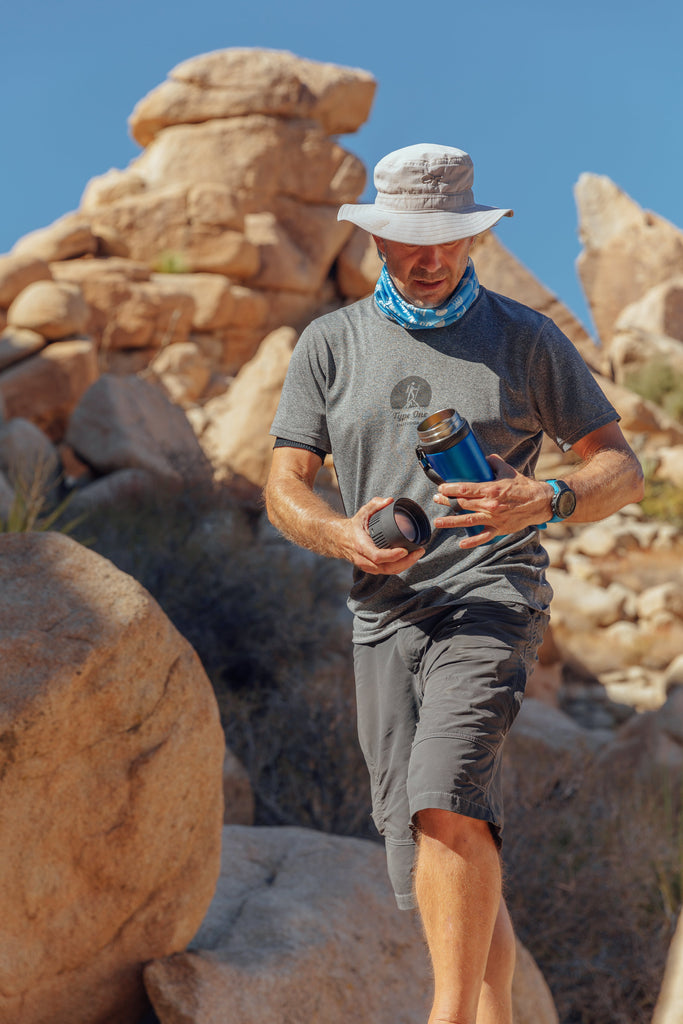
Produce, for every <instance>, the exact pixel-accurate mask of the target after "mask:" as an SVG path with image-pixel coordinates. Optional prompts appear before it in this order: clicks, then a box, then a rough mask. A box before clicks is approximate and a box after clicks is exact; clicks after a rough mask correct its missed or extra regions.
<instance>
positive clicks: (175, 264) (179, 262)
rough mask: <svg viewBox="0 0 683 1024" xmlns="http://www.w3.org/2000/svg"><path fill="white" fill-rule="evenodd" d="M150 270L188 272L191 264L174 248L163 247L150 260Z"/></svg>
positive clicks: (168, 272)
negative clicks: (162, 249) (161, 250)
mask: <svg viewBox="0 0 683 1024" xmlns="http://www.w3.org/2000/svg"><path fill="white" fill-rule="evenodd" d="M152 270H154V271H156V273H157V274H189V273H191V272H192V265H191V263H190V261H189V260H188V258H187V256H185V254H184V253H182V252H178V250H176V249H164V251H163V252H160V253H159V255H158V256H156V257H155V258H154V259H153V260H152Z"/></svg>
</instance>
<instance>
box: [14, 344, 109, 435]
mask: <svg viewBox="0 0 683 1024" xmlns="http://www.w3.org/2000/svg"><path fill="white" fill-rule="evenodd" d="M99 372H100V371H99V366H98V363H97V351H96V349H95V346H94V344H93V342H92V341H91V340H90V339H88V338H74V339H69V340H67V341H55V342H53V343H52V344H51V345H46V346H45V348H43V349H41V351H40V352H38V353H36V354H35V355H32V356H30V357H29V358H28V359H23V360H22V361H21V362H17V363H15V365H13V366H10V367H9V369H7V370H5V372H4V373H2V374H0V394H1V395H2V397H3V400H4V406H5V415H6V416H7V418H8V419H10V418H12V417H14V416H22V417H24V418H25V419H28V420H31V422H32V423H35V425H36V426H37V427H40V429H41V430H42V431H44V432H45V433H46V434H47V435H48V437H49V438H50V439H51V440H52V441H59V440H61V439H62V437H63V436H64V431H65V430H66V425H67V423H68V422H69V418H70V416H71V414H72V412H73V410H74V409H75V407H76V405H77V403H78V401H79V400H80V398H81V396H82V395H83V394H84V393H85V392H86V391H87V390H88V388H89V387H90V385H91V384H92V383H93V381H95V380H97V378H98V376H99Z"/></svg>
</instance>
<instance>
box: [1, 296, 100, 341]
mask: <svg viewBox="0 0 683 1024" xmlns="http://www.w3.org/2000/svg"><path fill="white" fill-rule="evenodd" d="M87 322H88V306H87V304H86V302H85V301H84V299H83V296H82V294H81V290H80V288H79V287H78V285H75V284H69V283H67V282H64V281H34V282H33V284H30V285H28V287H27V288H25V289H24V290H23V291H22V292H21V293H20V294H19V295H18V296H17V297H16V299H15V300H14V302H13V303H12V305H11V306H10V307H9V309H8V310H7V323H8V325H9V326H10V327H19V328H25V329H26V330H29V331H36V332H37V333H38V334H42V335H43V337H44V338H47V339H48V340H49V341H59V340H61V339H62V338H68V337H69V336H70V335H73V334H79V333H80V332H81V331H83V330H85V327H86V325H87Z"/></svg>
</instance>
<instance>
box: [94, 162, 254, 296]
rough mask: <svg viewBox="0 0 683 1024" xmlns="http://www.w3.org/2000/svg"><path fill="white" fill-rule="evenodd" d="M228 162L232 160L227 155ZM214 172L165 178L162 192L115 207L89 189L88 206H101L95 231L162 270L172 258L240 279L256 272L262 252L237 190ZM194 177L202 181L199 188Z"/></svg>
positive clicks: (141, 195)
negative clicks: (246, 231)
mask: <svg viewBox="0 0 683 1024" xmlns="http://www.w3.org/2000/svg"><path fill="white" fill-rule="evenodd" d="M222 158H223V160H226V161H227V159H228V158H227V156H226V155H225V154H223V157H222ZM208 170H210V171H213V178H212V179H211V177H209V180H203V179H204V177H205V173H206V172H205V170H204V169H202V171H201V172H200V171H199V169H198V168H196V167H195V168H194V172H193V171H192V169H190V170H189V171H188V177H187V180H185V181H183V182H182V183H181V184H177V183H176V184H172V185H167V184H166V181H165V179H164V178H163V177H162V179H161V180H160V181H159V182H158V185H159V187H158V188H153V189H151V190H150V191H146V190H143V191H142V192H132V193H131V194H129V195H124V196H122V197H120V198H118V199H117V200H116V201H115V202H113V203H111V204H107V203H106V202H105V197H106V193H105V194H104V195H103V194H102V193H95V194H94V195H93V193H92V190H91V191H90V192H88V191H86V195H85V196H84V202H85V203H87V204H88V205H89V206H94V207H95V208H94V209H93V210H92V213H91V219H92V223H93V227H94V229H95V230H96V231H97V232H98V234H99V235H102V236H104V238H105V239H108V240H109V241H108V243H106V244H108V245H109V246H112V245H116V244H118V245H120V244H121V240H123V241H124V242H125V250H126V254H127V255H128V256H130V258H131V259H134V260H142V261H144V262H146V263H148V264H149V265H150V266H157V267H160V268H162V267H163V263H164V260H165V259H166V260H167V259H169V258H171V259H176V260H180V261H181V263H182V265H183V266H184V267H185V268H186V269H188V270H192V271H197V272H200V271H210V272H212V273H220V274H229V275H232V276H235V277H246V276H248V275H249V274H253V273H255V272H256V270H258V267H259V259H258V253H257V251H256V249H255V248H254V246H253V245H252V244H251V243H250V242H248V241H247V240H246V239H245V238H244V235H243V234H242V233H241V229H242V226H243V214H242V211H241V205H240V203H239V201H238V200H237V198H236V192H235V191H231V190H229V189H228V188H226V187H225V185H224V184H223V182H222V181H221V175H222V172H221V168H220V166H215V165H214V166H212V167H211V168H210V169H208ZM193 177H194V178H197V179H200V181H199V183H198V184H196V185H195V184H193V181H192V179H193ZM95 203H97V205H95ZM116 240H118V242H117V241H116Z"/></svg>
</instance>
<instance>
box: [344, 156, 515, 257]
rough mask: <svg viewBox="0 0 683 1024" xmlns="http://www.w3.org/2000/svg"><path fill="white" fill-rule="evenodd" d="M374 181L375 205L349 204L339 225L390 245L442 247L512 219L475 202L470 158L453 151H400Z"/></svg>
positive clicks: (386, 160)
mask: <svg viewBox="0 0 683 1024" xmlns="http://www.w3.org/2000/svg"><path fill="white" fill-rule="evenodd" d="M374 180H375V188H376V189H377V196H376V198H375V201H374V203H359V204H353V203H345V204H344V206H342V207H341V209H340V210H339V213H338V214H337V220H350V221H351V223H352V224H357V225H358V227H361V228H363V229H364V230H365V231H369V232H370V233H371V234H372V235H377V236H378V237H379V238H386V239H388V240H389V241H391V242H406V243H407V244H408V245H443V244H444V243H445V242H455V241H457V239H459V238H469V237H470V235H479V234H481V232H482V231H487V230H488V228H490V227H493V225H494V224H496V223H497V222H498V221H499V220H500V218H501V217H512V214H513V211H512V210H502V209H499V208H498V207H497V206H480V205H479V203H475V201H474V196H473V194H472V183H473V181H474V165H473V164H472V158H471V157H470V156H469V154H468V153H464V152H463V151H462V150H461V149H454V148H453V147H451V146H434V145H431V144H430V143H419V144H418V145H416V146H406V147H404V148H403V149H397V150H396V151H395V152H393V153H389V154H388V155H387V156H385V157H383V158H382V159H381V160H380V162H379V163H378V164H377V166H376V167H375V176H374Z"/></svg>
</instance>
